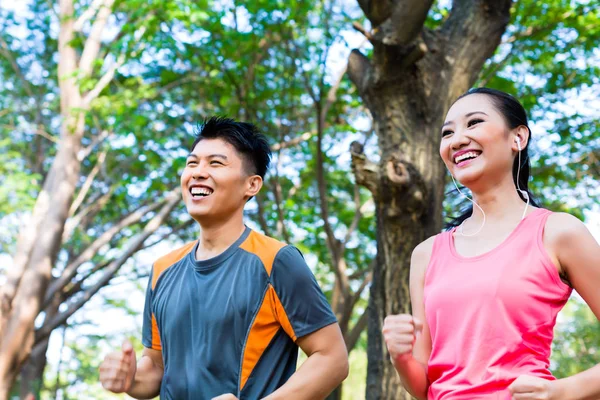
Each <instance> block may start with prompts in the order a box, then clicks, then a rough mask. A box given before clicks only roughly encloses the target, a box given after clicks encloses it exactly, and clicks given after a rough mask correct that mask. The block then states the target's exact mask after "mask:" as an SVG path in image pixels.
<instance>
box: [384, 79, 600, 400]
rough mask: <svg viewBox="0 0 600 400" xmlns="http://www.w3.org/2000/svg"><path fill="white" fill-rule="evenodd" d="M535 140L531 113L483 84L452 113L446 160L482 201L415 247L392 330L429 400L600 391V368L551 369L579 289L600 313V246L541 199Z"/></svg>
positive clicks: (406, 377) (445, 136)
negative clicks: (408, 310)
mask: <svg viewBox="0 0 600 400" xmlns="http://www.w3.org/2000/svg"><path fill="white" fill-rule="evenodd" d="M530 141H531V131H530V129H529V127H528V125H527V116H526V114H525V111H524V109H523V107H522V106H521V104H520V103H519V102H518V101H517V100H516V99H514V98H513V97H512V96H510V95H508V94H506V93H503V92H499V91H496V90H492V89H485V88H481V89H474V90H471V91H469V92H468V93H466V94H465V95H463V96H461V97H460V98H459V99H458V100H457V101H456V102H455V103H454V104H453V105H452V107H451V108H450V110H449V111H448V114H447V116H446V121H445V122H444V124H443V127H442V139H441V141H440V156H441V158H442V160H443V161H444V164H445V165H446V167H447V168H448V170H449V172H450V174H451V176H452V178H453V179H456V180H457V181H459V182H460V183H461V184H463V185H464V186H466V187H468V188H469V189H470V190H471V192H472V193H473V198H472V199H471V198H469V200H470V201H472V202H473V204H474V205H475V206H476V208H471V209H469V210H468V211H467V212H466V213H464V214H463V215H461V216H459V217H458V218H456V219H455V220H453V221H451V222H450V223H449V228H450V229H449V231H447V232H443V233H441V234H438V235H436V236H434V237H431V238H429V239H427V240H426V241H425V242H423V243H421V244H420V245H419V246H417V247H416V249H415V250H414V252H413V256H412V261H411V274H410V292H411V300H412V307H413V310H412V311H413V313H412V315H408V314H404V315H392V316H388V317H387V318H386V321H385V324H384V328H383V334H384V337H385V340H386V344H387V347H388V350H389V351H390V353H391V355H392V361H393V363H394V366H395V368H396V369H397V370H398V372H399V374H400V376H401V379H402V381H403V383H404V385H405V387H406V389H407V390H409V391H410V392H411V393H412V394H413V395H414V396H416V397H417V398H419V399H429V400H442V399H443V400H453V399H465V398H469V399H490V398H495V399H501V400H507V399H557V400H558V399H588V398H598V397H600V366H596V367H593V368H591V369H589V370H588V371H585V372H583V373H580V374H577V375H574V376H572V377H569V378H565V379H560V380H556V379H555V378H554V377H553V376H552V374H551V373H550V370H549V356H550V348H551V344H552V340H553V328H554V325H555V323H556V316H557V314H558V312H559V311H560V310H561V309H562V307H563V306H564V305H565V303H566V302H567V300H568V298H569V296H570V294H571V292H572V290H573V288H575V289H576V290H577V292H578V293H580V294H581V296H582V298H583V299H584V300H585V301H586V303H587V304H588V305H589V306H590V308H591V309H592V311H593V312H594V313H595V315H596V316H597V317H600V292H599V291H598V290H597V288H598V287H600V267H599V266H598V260H599V259H600V246H599V245H598V243H597V242H596V241H595V240H594V238H593V237H592V235H591V234H590V232H589V231H588V230H587V229H586V228H585V226H584V225H583V223H581V222H580V221H579V220H577V219H576V218H574V217H572V216H571V215H568V214H563V213H552V212H550V211H548V210H545V209H543V208H540V207H539V205H538V204H537V203H536V202H535V201H534V200H533V199H531V197H532V196H531V194H530V193H529V190H528V180H529V156H528V154H527V151H528V146H529V143H530ZM457 189H458V186H457ZM459 192H460V193H461V194H462V192H461V191H460V189H459ZM417 332H420V334H418V335H417V334H416V333H417Z"/></svg>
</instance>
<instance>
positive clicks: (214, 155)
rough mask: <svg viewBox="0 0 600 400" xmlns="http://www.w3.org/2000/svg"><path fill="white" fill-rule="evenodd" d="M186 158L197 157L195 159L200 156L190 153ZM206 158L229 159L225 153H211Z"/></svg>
mask: <svg viewBox="0 0 600 400" xmlns="http://www.w3.org/2000/svg"><path fill="white" fill-rule="evenodd" d="M186 158H195V159H198V158H200V157H198V156H197V155H196V154H194V153H190V154H188V155H187V157H186ZM206 158H221V159H223V160H225V161H227V160H229V159H228V158H227V156H226V155H225V154H210V155H208V156H206Z"/></svg>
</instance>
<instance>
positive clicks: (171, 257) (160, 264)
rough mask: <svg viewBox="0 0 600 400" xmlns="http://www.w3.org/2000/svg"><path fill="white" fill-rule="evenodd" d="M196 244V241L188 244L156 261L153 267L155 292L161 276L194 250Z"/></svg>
mask: <svg viewBox="0 0 600 400" xmlns="http://www.w3.org/2000/svg"><path fill="white" fill-rule="evenodd" d="M195 244H196V242H195V241H194V242H190V243H186V244H185V245H184V246H183V247H180V248H178V249H177V250H173V251H172V252H170V253H169V254H167V255H166V256H163V257H161V258H159V259H158V260H156V262H155V263H154V266H153V267H152V290H154V288H155V287H156V282H157V281H158V278H159V277H160V275H161V274H162V273H163V272H164V271H165V270H166V269H167V268H169V267H170V266H171V265H173V264H175V263H176V262H177V261H179V260H181V259H182V258H183V257H185V256H186V255H187V254H188V253H189V252H190V251H191V250H192V248H193V247H194V245H195Z"/></svg>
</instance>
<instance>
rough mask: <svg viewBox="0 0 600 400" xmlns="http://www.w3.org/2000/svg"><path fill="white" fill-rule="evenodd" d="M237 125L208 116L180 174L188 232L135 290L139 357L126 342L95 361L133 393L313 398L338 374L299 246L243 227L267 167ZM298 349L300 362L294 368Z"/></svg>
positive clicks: (111, 383)
mask: <svg viewBox="0 0 600 400" xmlns="http://www.w3.org/2000/svg"><path fill="white" fill-rule="evenodd" d="M270 155H271V152H270V149H269V145H268V143H267V140H266V138H265V137H264V136H263V135H261V134H260V133H258V132H257V130H256V127H254V126H253V125H251V124H248V123H242V122H235V121H233V120H231V119H225V118H214V117H213V118H210V119H208V120H207V121H206V122H205V123H204V125H203V126H202V127H201V130H200V132H199V133H198V135H197V137H196V140H195V141H194V143H193V145H192V151H191V153H190V154H189V155H188V157H187V161H186V166H185V169H184V171H183V173H182V175H181V189H182V193H183V200H184V202H185V205H186V207H187V211H188V213H189V214H190V215H191V216H192V218H194V220H196V221H197V222H198V224H199V225H200V234H199V239H198V240H197V241H195V242H192V243H189V244H187V245H185V246H183V247H182V248H180V249H177V250H175V251H173V252H172V253H170V254H168V255H166V256H164V257H162V258H160V259H159V260H158V261H156V262H155V263H154V265H153V268H152V274H151V277H150V281H149V283H148V289H147V293H146V305H145V311H144V326H143V340H142V343H143V345H144V350H143V352H142V357H141V358H140V359H139V360H136V355H135V353H134V351H133V348H132V347H131V344H130V343H128V342H125V343H124V344H123V347H122V349H121V351H119V352H115V353H111V354H109V355H108V356H107V357H106V358H105V360H104V362H103V363H102V365H101V366H100V380H101V382H102V385H103V386H104V387H105V388H106V389H108V390H110V391H112V392H115V393H122V392H127V393H128V394H129V395H130V396H132V397H135V398H152V397H155V396H157V395H159V394H160V396H161V398H162V399H177V400H179V399H194V400H197V399H211V398H217V397H218V398H219V399H220V400H221V399H236V398H240V399H262V398H266V399H318V398H324V397H326V396H327V394H329V393H330V392H331V391H332V390H333V389H334V388H336V387H337V386H338V385H339V384H340V383H341V382H342V381H343V380H344V379H345V378H346V376H347V374H348V358H347V351H346V347H345V345H344V340H343V337H342V335H341V332H340V329H339V326H338V324H337V322H336V319H335V316H334V315H333V313H332V312H331V309H330V307H329V305H328V303H327V301H326V299H325V296H324V295H323V293H322V292H321V291H320V289H319V287H318V285H317V282H316V280H315V278H314V276H313V275H312V273H311V272H310V270H309V269H308V266H307V265H306V263H305V262H304V259H303V258H302V256H301V254H300V252H299V251H298V250H297V249H296V248H294V247H292V246H288V245H286V244H284V243H281V242H279V241H276V240H274V239H271V238H269V237H267V236H264V235H261V234H259V233H257V232H255V231H252V230H251V229H249V228H248V227H246V226H245V225H244V222H243V210H244V206H245V204H246V202H247V201H248V200H249V199H251V198H252V197H253V196H255V195H256V194H257V193H258V192H259V190H260V189H261V187H262V184H263V179H264V176H265V173H266V171H267V168H268V165H269V162H270ZM298 346H300V348H302V350H303V351H304V352H305V353H306V354H307V355H308V359H307V360H306V361H305V362H304V364H302V366H301V368H300V369H298V371H295V369H296V361H297V355H298Z"/></svg>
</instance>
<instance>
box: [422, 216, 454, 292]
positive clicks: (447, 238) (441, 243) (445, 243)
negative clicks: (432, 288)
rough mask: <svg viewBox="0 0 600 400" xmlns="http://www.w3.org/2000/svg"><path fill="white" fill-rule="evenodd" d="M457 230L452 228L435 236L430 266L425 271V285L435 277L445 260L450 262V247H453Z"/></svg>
mask: <svg viewBox="0 0 600 400" xmlns="http://www.w3.org/2000/svg"><path fill="white" fill-rule="evenodd" d="M455 230H456V228H452V229H450V230H449V231H445V232H441V233H438V234H437V235H435V238H434V239H433V247H432V249H431V257H430V258H429V264H428V265H427V270H426V271H425V283H427V281H428V280H429V279H431V278H430V277H433V276H435V274H436V270H437V269H438V268H439V267H440V264H443V260H448V257H450V256H451V254H452V253H451V251H450V246H452V240H451V239H452V235H453V233H454V231H455Z"/></svg>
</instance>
